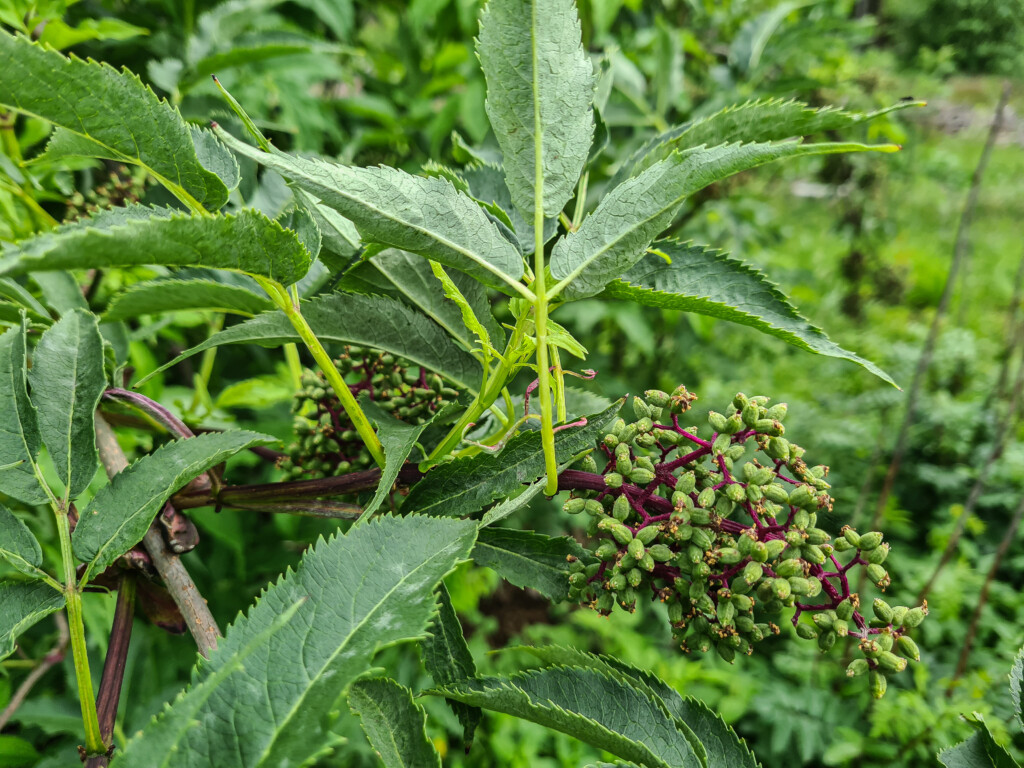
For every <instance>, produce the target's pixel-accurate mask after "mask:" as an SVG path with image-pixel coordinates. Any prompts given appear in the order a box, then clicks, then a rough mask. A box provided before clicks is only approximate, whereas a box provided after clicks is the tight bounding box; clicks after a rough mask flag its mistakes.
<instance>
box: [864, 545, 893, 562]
mask: <svg viewBox="0 0 1024 768" xmlns="http://www.w3.org/2000/svg"><path fill="white" fill-rule="evenodd" d="M888 556H889V545H888V544H879V545H878V546H877V547H875V548H874V549H872V550H871V551H870V552H868V553H867V558H866V559H867V561H868V562H869V563H874V564H875V565H881V564H882V563H884V562H885V558H887V557H888Z"/></svg>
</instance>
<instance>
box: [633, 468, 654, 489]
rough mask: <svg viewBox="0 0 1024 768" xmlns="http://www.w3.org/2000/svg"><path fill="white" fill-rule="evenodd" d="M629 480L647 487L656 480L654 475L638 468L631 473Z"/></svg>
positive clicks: (647, 470) (649, 471)
mask: <svg viewBox="0 0 1024 768" xmlns="http://www.w3.org/2000/svg"><path fill="white" fill-rule="evenodd" d="M629 479H630V480H632V481H633V482H634V483H636V484H637V485H647V484H648V483H650V482H651V481H653V480H654V473H653V472H651V470H649V469H644V468H643V467H636V468H634V469H633V471H632V472H630V473H629Z"/></svg>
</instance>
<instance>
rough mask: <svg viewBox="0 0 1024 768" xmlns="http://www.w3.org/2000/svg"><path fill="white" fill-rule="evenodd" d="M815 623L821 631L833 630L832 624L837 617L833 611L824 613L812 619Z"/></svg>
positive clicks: (817, 614) (815, 615)
mask: <svg viewBox="0 0 1024 768" xmlns="http://www.w3.org/2000/svg"><path fill="white" fill-rule="evenodd" d="M811 618H812V619H813V620H814V623H815V624H817V625H818V628H819V629H832V623H833V622H834V621H835V617H834V616H833V615H832V612H831V611H822V612H820V613H816V614H814V615H813V616H812V617H811Z"/></svg>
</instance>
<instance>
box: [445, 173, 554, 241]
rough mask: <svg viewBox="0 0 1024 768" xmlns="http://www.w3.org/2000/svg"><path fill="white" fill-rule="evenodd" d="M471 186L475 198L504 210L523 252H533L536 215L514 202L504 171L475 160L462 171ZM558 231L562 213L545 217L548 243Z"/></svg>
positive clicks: (470, 190) (545, 238) (545, 239)
mask: <svg viewBox="0 0 1024 768" xmlns="http://www.w3.org/2000/svg"><path fill="white" fill-rule="evenodd" d="M459 175H460V176H461V177H462V178H463V179H465V182H466V184H467V185H468V186H469V193H470V194H471V195H472V196H473V199H475V200H479V201H480V202H482V203H484V204H485V205H496V206H498V208H500V209H501V210H503V211H504V212H505V213H506V214H507V215H508V218H509V221H511V222H512V230H513V231H514V232H515V234H516V240H518V241H519V247H520V248H521V249H522V251H523V253H533V250H534V248H535V247H536V239H535V237H534V232H533V217H532V216H531V217H530V218H529V219H527V218H524V217H523V214H521V213H520V212H519V209H518V208H516V207H515V206H514V205H513V204H512V195H511V194H510V193H509V191H508V186H507V185H506V183H505V173H504V171H503V170H502V169H501V168H500V167H498V166H496V165H489V164H487V163H475V164H473V165H471V166H470V167H468V168H464V169H462V170H461V171H459ZM557 232H558V216H557V215H555V216H550V217H548V218H546V219H545V220H544V242H545V243H546V242H548V241H549V240H550V239H551V238H552V237H554V236H555V234H557Z"/></svg>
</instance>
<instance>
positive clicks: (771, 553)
mask: <svg viewBox="0 0 1024 768" xmlns="http://www.w3.org/2000/svg"><path fill="white" fill-rule="evenodd" d="M764 544H765V548H766V549H767V555H768V559H769V560H774V559H775V558H777V557H778V556H779V555H781V554H782V552H783V550H785V548H786V541H785V539H772V540H771V541H766V542H765V543H764Z"/></svg>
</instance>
